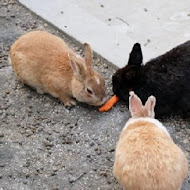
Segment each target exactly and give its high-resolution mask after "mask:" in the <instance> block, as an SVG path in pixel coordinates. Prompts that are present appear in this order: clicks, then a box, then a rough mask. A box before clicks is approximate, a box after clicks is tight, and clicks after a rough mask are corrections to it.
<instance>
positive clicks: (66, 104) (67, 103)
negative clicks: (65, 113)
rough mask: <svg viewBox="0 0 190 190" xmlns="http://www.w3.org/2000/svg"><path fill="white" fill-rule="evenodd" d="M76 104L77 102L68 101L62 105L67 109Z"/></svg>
mask: <svg viewBox="0 0 190 190" xmlns="http://www.w3.org/2000/svg"><path fill="white" fill-rule="evenodd" d="M76 104H77V102H76V101H75V100H69V101H67V102H65V103H64V105H65V106H68V107H71V106H75V105H76Z"/></svg>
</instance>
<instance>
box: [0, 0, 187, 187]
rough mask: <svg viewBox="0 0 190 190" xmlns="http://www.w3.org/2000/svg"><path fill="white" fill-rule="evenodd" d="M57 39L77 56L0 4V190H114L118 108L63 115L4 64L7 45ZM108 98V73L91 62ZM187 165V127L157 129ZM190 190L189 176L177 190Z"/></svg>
mask: <svg viewBox="0 0 190 190" xmlns="http://www.w3.org/2000/svg"><path fill="white" fill-rule="evenodd" d="M36 29H40V30H46V31H49V32H51V33H54V34H56V35H58V36H60V37H62V38H63V39H64V40H65V41H66V42H67V44H68V45H69V46H70V47H71V48H72V49H74V50H75V51H76V52H78V53H80V54H82V49H81V48H80V47H79V46H77V45H76V44H74V43H73V42H72V41H71V40H69V39H68V38H66V37H65V36H64V35H63V34H62V33H60V32H58V31H57V30H56V29H54V28H52V27H51V26H49V25H48V24H47V23H45V22H44V21H43V20H41V19H39V18H38V17H37V16H35V15H33V14H32V13H31V12H29V11H28V10H27V9H25V8H24V7H22V6H21V5H19V4H18V3H17V2H15V1H14V0H1V1H0V81H1V82H0V119H1V120H0V190H20V189H24V190H37V189H39V190H46V189H47V190H98V189H100V190H101V189H102V190H113V189H117V190H119V189H120V187H119V185H118V184H117V182H116V180H115V179H114V177H113V175H112V166H113V156H114V150H115V145H116V142H117V140H118V136H119V133H120V132H121V129H122V128H123V125H124V124H125V122H126V121H127V119H128V118H129V112H128V110H127V107H126V106H125V105H124V104H123V103H118V104H117V105H116V106H115V107H114V108H113V109H112V110H111V111H110V112H108V113H99V112H98V111H97V109H96V108H94V107H91V106H87V105H84V104H78V105H77V106H76V107H73V108H71V109H67V108H65V107H64V106H63V105H62V104H61V103H60V102H59V101H58V100H57V99H54V98H52V97H50V96H48V95H39V94H37V93H36V92H35V91H34V90H32V89H31V88H29V87H27V86H24V85H22V84H21V83H19V82H18V81H17V80H16V78H15V76H14V73H13V72H12V69H11V66H10V65H9V64H8V61H7V58H8V53H9V48H10V45H11V44H12V43H13V42H14V41H15V40H16V39H17V38H18V37H19V36H20V35H22V34H24V33H26V32H28V31H31V30H36ZM94 68H95V69H96V70H98V71H99V72H101V73H102V74H103V76H104V77H105V79H106V84H107V96H110V95H111V93H112V92H111V82H110V81H111V75H112V74H113V72H114V71H115V70H114V69H113V68H112V67H110V66H108V65H107V63H106V62H105V61H104V60H100V59H98V58H94ZM162 122H163V123H164V125H165V126H166V127H167V129H168V130H169V132H170V133H171V135H172V137H173V139H174V141H175V142H176V143H177V144H178V145H179V146H181V147H182V149H183V150H184V151H185V153H186V155H187V156H188V160H189V161H190V122H189V121H183V120H182V119H180V118H175V119H174V118H170V119H165V120H163V121H162ZM189 189H190V174H189V176H188V178H187V179H186V181H185V183H184V186H183V190H189Z"/></svg>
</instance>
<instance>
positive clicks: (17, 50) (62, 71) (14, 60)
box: [10, 31, 105, 106]
mask: <svg viewBox="0 0 190 190" xmlns="http://www.w3.org/2000/svg"><path fill="white" fill-rule="evenodd" d="M84 54H85V56H84V58H82V57H80V56H78V55H76V54H75V53H74V52H73V51H72V50H71V49H69V48H68V47H67V45H66V44H65V42H64V41H63V40H62V39H61V38H59V37H56V36H54V35H52V34H50V33H47V32H44V31H33V32H29V33H27V34H25V35H23V36H21V37H20V38H19V39H18V40H17V41H16V42H15V43H14V44H13V45H12V47H11V51H10V60H11V64H12V67H13V70H14V72H15V74H16V76H17V77H18V79H19V80H20V81H22V82H23V83H24V84H27V85H29V86H31V87H33V88H34V89H36V90H37V92H38V93H40V94H43V93H49V94H51V95H52V96H54V97H56V98H59V99H60V100H61V101H62V102H63V103H64V104H65V105H66V106H71V105H75V104H76V101H75V99H76V100H78V101H80V102H86V103H88V104H90V105H94V106H99V105H101V104H102V103H103V100H104V97H105V81H104V78H103V77H102V76H101V75H100V74H99V73H97V72H96V71H94V70H93V68H92V51H91V48H90V45H89V44H87V43H85V44H84Z"/></svg>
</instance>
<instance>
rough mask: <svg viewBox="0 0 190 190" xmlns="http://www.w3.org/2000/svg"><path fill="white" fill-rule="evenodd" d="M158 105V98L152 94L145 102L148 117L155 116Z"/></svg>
mask: <svg viewBox="0 0 190 190" xmlns="http://www.w3.org/2000/svg"><path fill="white" fill-rule="evenodd" d="M155 105H156V98H155V97H154V96H150V97H149V98H148V100H147V101H146V103H145V106H144V107H145V109H146V110H147V113H148V117H152V118H154V116H155V113H154V108H155Z"/></svg>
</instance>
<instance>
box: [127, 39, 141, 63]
mask: <svg viewBox="0 0 190 190" xmlns="http://www.w3.org/2000/svg"><path fill="white" fill-rule="evenodd" d="M142 61H143V56H142V51H141V45H140V44H139V43H136V44H134V46H133V49H132V51H131V53H130V55H129V61H128V65H136V66H140V65H141V64H142Z"/></svg>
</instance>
